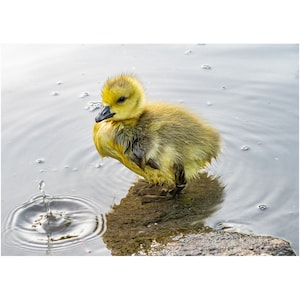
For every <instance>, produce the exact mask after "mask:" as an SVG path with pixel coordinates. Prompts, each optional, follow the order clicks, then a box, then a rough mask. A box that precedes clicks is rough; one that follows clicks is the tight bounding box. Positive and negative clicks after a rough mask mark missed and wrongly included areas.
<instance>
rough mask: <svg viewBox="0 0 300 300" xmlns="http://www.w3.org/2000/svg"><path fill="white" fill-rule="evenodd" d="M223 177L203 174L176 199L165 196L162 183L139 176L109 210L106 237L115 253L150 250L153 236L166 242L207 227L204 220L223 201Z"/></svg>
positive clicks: (128, 253)
mask: <svg viewBox="0 0 300 300" xmlns="http://www.w3.org/2000/svg"><path fill="white" fill-rule="evenodd" d="M223 192H224V186H223V185H222V184H221V183H220V179H219V178H216V177H212V176H209V175H208V174H207V173H202V174H200V176H199V178H198V179H197V180H194V181H192V182H191V183H189V185H188V186H187V187H186V189H185V190H184V193H182V194H180V195H178V196H177V198H176V199H173V198H170V197H167V196H164V193H163V189H162V187H161V186H157V185H150V184H148V183H147V182H146V181H145V180H143V179H140V180H138V181H137V182H136V183H134V185H133V186H132V187H131V188H130V189H129V191H128V194H127V196H126V197H125V198H123V199H122V200H121V202H120V204H119V205H114V207H113V209H112V211H111V212H110V213H108V214H107V216H106V221H107V224H106V225H107V230H106V232H105V233H104V234H103V241H104V242H105V243H106V244H107V247H108V248H109V249H111V251H112V255H132V254H134V253H137V252H138V251H139V250H141V249H143V250H144V251H147V249H148V248H149V247H150V245H151V243H152V241H153V240H156V241H157V242H160V243H164V242H167V241H169V240H170V237H171V236H174V235H176V234H179V233H190V232H195V231H199V230H208V229H207V228H206V227H205V226H204V223H205V220H206V218H207V217H209V216H210V215H212V214H213V213H214V212H215V211H216V210H217V209H218V207H219V205H220V203H222V201H223Z"/></svg>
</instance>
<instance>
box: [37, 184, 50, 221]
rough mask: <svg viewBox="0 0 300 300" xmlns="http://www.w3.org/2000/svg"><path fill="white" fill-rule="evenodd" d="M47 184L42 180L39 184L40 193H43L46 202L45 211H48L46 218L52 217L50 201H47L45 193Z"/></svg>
mask: <svg viewBox="0 0 300 300" xmlns="http://www.w3.org/2000/svg"><path fill="white" fill-rule="evenodd" d="M44 188H45V182H44V180H41V181H40V182H39V191H40V192H41V193H42V196H43V201H44V206H45V211H46V217H49V218H50V217H52V212H51V209H50V201H49V199H47V197H46V193H45V190H44Z"/></svg>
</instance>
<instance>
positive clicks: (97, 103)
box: [84, 101, 102, 112]
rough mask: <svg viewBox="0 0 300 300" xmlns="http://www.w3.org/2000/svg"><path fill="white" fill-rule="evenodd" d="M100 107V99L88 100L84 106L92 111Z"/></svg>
mask: <svg viewBox="0 0 300 300" xmlns="http://www.w3.org/2000/svg"><path fill="white" fill-rule="evenodd" d="M101 107H102V103H101V102H100V101H89V102H88V103H87V105H86V106H85V107H84V108H85V109H86V110H89V111H90V112H92V111H94V110H96V109H98V108H101Z"/></svg>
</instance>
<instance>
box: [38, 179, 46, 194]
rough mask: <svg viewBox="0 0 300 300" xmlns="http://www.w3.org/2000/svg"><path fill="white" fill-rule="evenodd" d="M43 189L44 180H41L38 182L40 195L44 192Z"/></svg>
mask: <svg viewBox="0 0 300 300" xmlns="http://www.w3.org/2000/svg"><path fill="white" fill-rule="evenodd" d="M44 188H45V182H44V180H41V181H40V182H39V191H40V192H41V193H43V192H44Z"/></svg>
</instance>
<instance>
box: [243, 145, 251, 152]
mask: <svg viewBox="0 0 300 300" xmlns="http://www.w3.org/2000/svg"><path fill="white" fill-rule="evenodd" d="M241 150H242V151H248V150H250V147H249V146H247V145H244V146H242V147H241Z"/></svg>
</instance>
